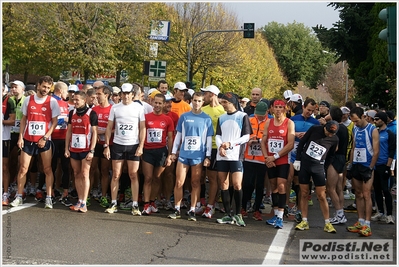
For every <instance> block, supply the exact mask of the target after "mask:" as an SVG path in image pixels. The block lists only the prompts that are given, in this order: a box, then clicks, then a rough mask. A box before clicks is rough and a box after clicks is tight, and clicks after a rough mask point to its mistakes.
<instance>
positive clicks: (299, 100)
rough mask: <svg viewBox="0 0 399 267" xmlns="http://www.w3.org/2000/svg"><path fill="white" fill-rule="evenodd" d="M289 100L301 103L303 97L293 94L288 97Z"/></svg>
mask: <svg viewBox="0 0 399 267" xmlns="http://www.w3.org/2000/svg"><path fill="white" fill-rule="evenodd" d="M288 101H289V102H296V103H301V104H302V102H303V98H302V96H301V95H300V94H293V95H292V96H291V97H290V100H288Z"/></svg>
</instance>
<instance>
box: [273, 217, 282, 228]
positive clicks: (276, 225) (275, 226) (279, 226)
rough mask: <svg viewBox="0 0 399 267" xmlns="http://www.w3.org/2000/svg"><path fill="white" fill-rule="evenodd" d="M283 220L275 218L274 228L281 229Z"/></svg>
mask: <svg viewBox="0 0 399 267" xmlns="http://www.w3.org/2000/svg"><path fill="white" fill-rule="evenodd" d="M283 226H284V225H283V218H280V217H277V220H276V222H275V224H274V228H278V229H283Z"/></svg>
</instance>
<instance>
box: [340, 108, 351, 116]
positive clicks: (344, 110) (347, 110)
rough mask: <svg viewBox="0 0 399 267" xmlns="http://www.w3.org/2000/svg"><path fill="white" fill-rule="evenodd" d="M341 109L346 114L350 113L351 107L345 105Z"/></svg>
mask: <svg viewBox="0 0 399 267" xmlns="http://www.w3.org/2000/svg"><path fill="white" fill-rule="evenodd" d="M341 111H342V113H343V114H344V115H345V114H349V113H350V110H349V108H348V107H345V106H343V107H341Z"/></svg>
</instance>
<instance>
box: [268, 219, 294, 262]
mask: <svg viewBox="0 0 399 267" xmlns="http://www.w3.org/2000/svg"><path fill="white" fill-rule="evenodd" d="M292 227H294V223H293V222H285V223H284V227H283V229H279V230H278V231H277V234H276V235H275V237H274V239H273V242H272V244H271V245H270V247H269V250H268V252H267V254H266V256H265V259H264V260H263V262H262V265H279V264H280V260H281V257H282V256H283V253H284V250H285V245H286V244H287V241H288V237H289V236H290V232H291V229H292Z"/></svg>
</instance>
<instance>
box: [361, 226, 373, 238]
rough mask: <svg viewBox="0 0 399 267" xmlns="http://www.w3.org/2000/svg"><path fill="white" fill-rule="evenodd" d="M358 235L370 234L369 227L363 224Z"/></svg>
mask: <svg viewBox="0 0 399 267" xmlns="http://www.w3.org/2000/svg"><path fill="white" fill-rule="evenodd" d="M359 235H362V236H371V228H370V226H368V225H363V226H362V228H361V229H360V230H359Z"/></svg>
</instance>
